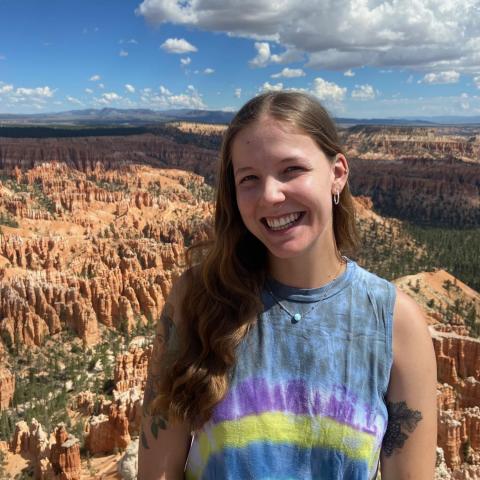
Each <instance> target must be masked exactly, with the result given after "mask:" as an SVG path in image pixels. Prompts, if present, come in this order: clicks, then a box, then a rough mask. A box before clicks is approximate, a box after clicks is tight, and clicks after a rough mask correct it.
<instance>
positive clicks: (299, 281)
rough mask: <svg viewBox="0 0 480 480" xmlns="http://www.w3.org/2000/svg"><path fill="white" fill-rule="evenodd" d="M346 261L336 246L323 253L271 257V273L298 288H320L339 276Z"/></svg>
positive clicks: (285, 283)
mask: <svg viewBox="0 0 480 480" xmlns="http://www.w3.org/2000/svg"><path fill="white" fill-rule="evenodd" d="M345 268H346V261H345V259H344V258H343V257H341V256H340V254H339V253H338V252H337V250H336V249H335V247H333V248H332V250H331V251H329V252H325V253H324V254H323V255H322V254H318V253H316V254H315V255H303V256H302V257H300V258H299V257H293V258H276V257H271V258H269V274H270V275H271V276H272V277H273V278H274V279H275V280H277V281H278V282H280V283H283V284H284V285H289V286H291V287H297V288H318V287H322V286H323V285H326V284H327V283H330V282H331V281H332V280H334V279H335V278H337V277H339V276H340V275H341V274H342V273H343V272H344V271H345Z"/></svg>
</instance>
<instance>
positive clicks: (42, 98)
mask: <svg viewBox="0 0 480 480" xmlns="http://www.w3.org/2000/svg"><path fill="white" fill-rule="evenodd" d="M55 91H56V90H54V89H52V88H51V87H49V86H43V87H17V88H15V87H14V86H13V85H12V84H6V83H3V82H0V96H1V98H2V99H3V101H5V102H6V104H7V106H13V105H15V108H17V107H28V108H35V109H42V108H44V106H45V105H47V104H48V102H49V101H52V100H53V96H54V94H55Z"/></svg>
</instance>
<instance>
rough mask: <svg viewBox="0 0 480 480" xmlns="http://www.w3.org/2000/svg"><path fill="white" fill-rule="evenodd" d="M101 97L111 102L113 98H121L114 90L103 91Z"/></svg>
mask: <svg viewBox="0 0 480 480" xmlns="http://www.w3.org/2000/svg"><path fill="white" fill-rule="evenodd" d="M102 97H103V98H105V99H106V100H108V101H109V102H113V101H115V100H120V99H121V98H122V97H120V96H119V95H118V94H116V93H115V92H109V93H104V94H103V95H102Z"/></svg>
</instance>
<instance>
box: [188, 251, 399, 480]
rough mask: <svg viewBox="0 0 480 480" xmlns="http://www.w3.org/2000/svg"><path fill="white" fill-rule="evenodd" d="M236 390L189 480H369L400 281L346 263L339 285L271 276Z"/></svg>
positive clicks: (200, 441) (199, 447)
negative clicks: (292, 282)
mask: <svg viewBox="0 0 480 480" xmlns="http://www.w3.org/2000/svg"><path fill="white" fill-rule="evenodd" d="M268 286H269V289H270V292H272V293H273V295H274V296H275V297H276V299H278V300H279V301H280V303H281V304H282V305H283V306H284V307H285V308H286V309H287V310H288V311H289V312H292V313H297V312H299V313H303V314H304V315H302V318H301V320H300V321H298V322H297V321H295V320H294V319H293V318H292V316H291V315H289V314H288V313H287V312H286V311H285V309H282V308H281V307H280V306H279V304H278V302H277V301H276V300H275V299H274V298H273V297H272V295H271V293H269V292H268V289H266V288H265V289H264V291H263V293H262V301H263V305H264V311H263V313H262V314H260V315H259V316H258V318H257V321H256V323H255V325H254V326H253V327H252V328H251V330H250V331H249V333H248V334H247V335H246V337H245V338H244V339H243V341H242V343H241V344H240V345H239V347H238V349H237V361H236V365H235V367H234V368H233V369H232V372H231V375H230V384H229V390H228V392H227V394H226V396H225V397H224V398H223V400H222V401H221V402H220V403H219V404H217V406H216V407H215V409H214V412H213V415H212V417H211V419H210V420H209V421H208V422H207V423H205V424H204V425H203V426H202V428H201V429H199V430H198V431H196V432H195V435H194V437H193V440H192V445H191V448H190V452H189V455H188V458H187V462H186V466H185V476H186V478H187V480H193V479H206V480H212V479H221V480H230V479H231V480H234V479H235V480H240V479H241V480H246V479H254V480H267V479H269V480H287V479H299V480H308V479H324V480H370V479H373V478H375V477H376V473H377V468H378V463H379V456H380V449H381V444H382V439H383V436H384V433H385V431H386V426H387V420H388V414H387V408H386V404H385V394H386V391H387V387H388V382H389V378H390V370H391V365H392V321H393V320H392V319H393V307H394V303H395V287H394V285H393V284H392V283H390V282H388V281H387V280H384V279H381V278H379V277H377V276H376V275H374V274H372V273H370V272H368V271H366V270H365V269H363V268H361V267H360V266H359V265H357V264H356V263H355V262H354V261H352V260H350V259H347V266H346V269H345V271H344V272H343V273H342V274H341V275H340V276H339V277H338V278H336V279H335V280H333V281H332V282H330V283H328V284H326V285H324V286H322V287H320V288H314V289H299V288H293V287H290V286H287V285H283V284H281V283H279V282H276V281H275V280H273V279H269V280H268Z"/></svg>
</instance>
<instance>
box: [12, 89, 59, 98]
mask: <svg viewBox="0 0 480 480" xmlns="http://www.w3.org/2000/svg"><path fill="white" fill-rule="evenodd" d="M15 95H18V96H27V97H46V98H50V97H52V96H53V90H52V89H51V88H50V87H37V88H23V87H20V88H17V89H16V90H15Z"/></svg>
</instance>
